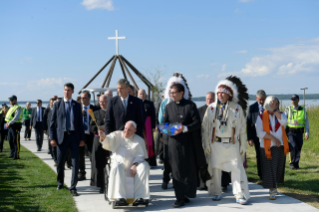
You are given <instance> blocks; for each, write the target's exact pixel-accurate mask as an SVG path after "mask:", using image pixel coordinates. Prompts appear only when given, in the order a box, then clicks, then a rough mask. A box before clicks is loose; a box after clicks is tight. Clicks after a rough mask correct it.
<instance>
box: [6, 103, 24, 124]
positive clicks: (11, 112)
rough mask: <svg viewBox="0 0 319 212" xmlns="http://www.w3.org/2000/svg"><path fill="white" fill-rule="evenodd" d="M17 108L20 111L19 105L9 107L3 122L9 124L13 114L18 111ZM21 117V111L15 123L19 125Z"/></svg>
mask: <svg viewBox="0 0 319 212" xmlns="http://www.w3.org/2000/svg"><path fill="white" fill-rule="evenodd" d="M19 108H20V110H21V107H20V106H19V105H14V106H13V107H10V109H9V111H8V112H7V115H6V118H5V120H6V122H7V123H10V122H11V121H12V120H13V118H14V113H15V112H16V110H17V109H19ZM22 115H23V114H22V111H21V113H20V117H19V119H18V120H17V121H16V122H15V123H21V120H22Z"/></svg>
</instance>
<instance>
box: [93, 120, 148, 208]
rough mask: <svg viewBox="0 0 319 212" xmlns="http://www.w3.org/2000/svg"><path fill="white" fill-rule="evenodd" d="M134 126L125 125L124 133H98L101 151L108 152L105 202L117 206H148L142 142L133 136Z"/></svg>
mask: <svg viewBox="0 0 319 212" xmlns="http://www.w3.org/2000/svg"><path fill="white" fill-rule="evenodd" d="M135 132H136V123H135V122H134V121H128V122H127V123H126V124H125V128H124V131H114V132H112V133H110V134H108V135H105V133H104V132H103V131H99V134H100V142H101V143H102V146H103V148H104V149H106V150H109V151H111V152H112V156H111V170H110V176H109V183H108V191H107V192H108V198H109V201H115V202H116V205H118V206H126V205H128V204H130V203H133V205H135V206H136V205H148V201H149V198H150V194H149V170H150V167H149V165H148V163H147V161H145V159H147V158H148V156H147V152H146V147H145V143H144V139H143V138H141V137H140V136H138V135H136V134H135Z"/></svg>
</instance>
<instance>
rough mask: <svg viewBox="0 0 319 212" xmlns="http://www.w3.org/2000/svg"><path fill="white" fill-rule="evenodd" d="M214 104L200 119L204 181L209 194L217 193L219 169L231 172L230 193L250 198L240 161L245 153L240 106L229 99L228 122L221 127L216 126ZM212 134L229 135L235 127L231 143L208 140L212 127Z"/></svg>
mask: <svg viewBox="0 0 319 212" xmlns="http://www.w3.org/2000/svg"><path fill="white" fill-rule="evenodd" d="M216 106H217V103H216V102H215V103H212V104H210V105H209V106H208V107H207V109H206V112H205V115H204V118H203V122H202V139H203V140H202V143H203V147H204V152H205V156H206V161H207V163H208V164H209V169H208V171H209V172H210V174H211V175H212V180H210V181H207V182H206V184H207V187H208V192H209V194H210V195H221V193H222V190H221V171H222V170H223V171H227V172H231V180H232V187H233V194H234V195H235V196H236V198H243V197H245V199H246V200H248V199H249V198H250V194H249V189H248V181H247V176H246V172H245V169H244V167H243V162H244V158H245V152H246V145H247V144H246V142H247V136H246V119H245V116H244V113H243V110H242V108H241V107H240V106H239V105H238V104H237V103H235V102H229V107H228V121H227V122H228V124H227V126H226V127H225V129H224V130H222V128H220V121H219V120H218V119H216V118H215V114H216V110H218V108H216ZM214 128H215V137H216V136H217V137H220V138H222V139H223V138H231V137H232V136H233V128H235V144H233V142H232V141H231V142H229V143H224V142H217V141H216V140H215V141H214V143H212V134H213V129H214Z"/></svg>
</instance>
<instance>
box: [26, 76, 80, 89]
mask: <svg viewBox="0 0 319 212" xmlns="http://www.w3.org/2000/svg"><path fill="white" fill-rule="evenodd" d="M67 81H74V80H72V79H70V78H45V79H40V80H35V81H28V82H27V88H28V89H31V90H34V89H46V88H52V87H54V86H62V85H63V84H64V83H66V82H67Z"/></svg>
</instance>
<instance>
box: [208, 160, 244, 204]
mask: <svg viewBox="0 0 319 212" xmlns="http://www.w3.org/2000/svg"><path fill="white" fill-rule="evenodd" d="M221 176H222V170H221V169H219V168H213V183H214V186H213V189H212V192H213V195H221V193H222V189H221ZM231 182H232V187H233V194H234V195H235V197H236V199H239V198H246V199H249V197H250V196H249V190H248V183H247V176H246V172H245V169H244V167H243V166H242V165H241V166H239V168H238V167H237V168H234V169H233V170H232V171H231Z"/></svg>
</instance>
